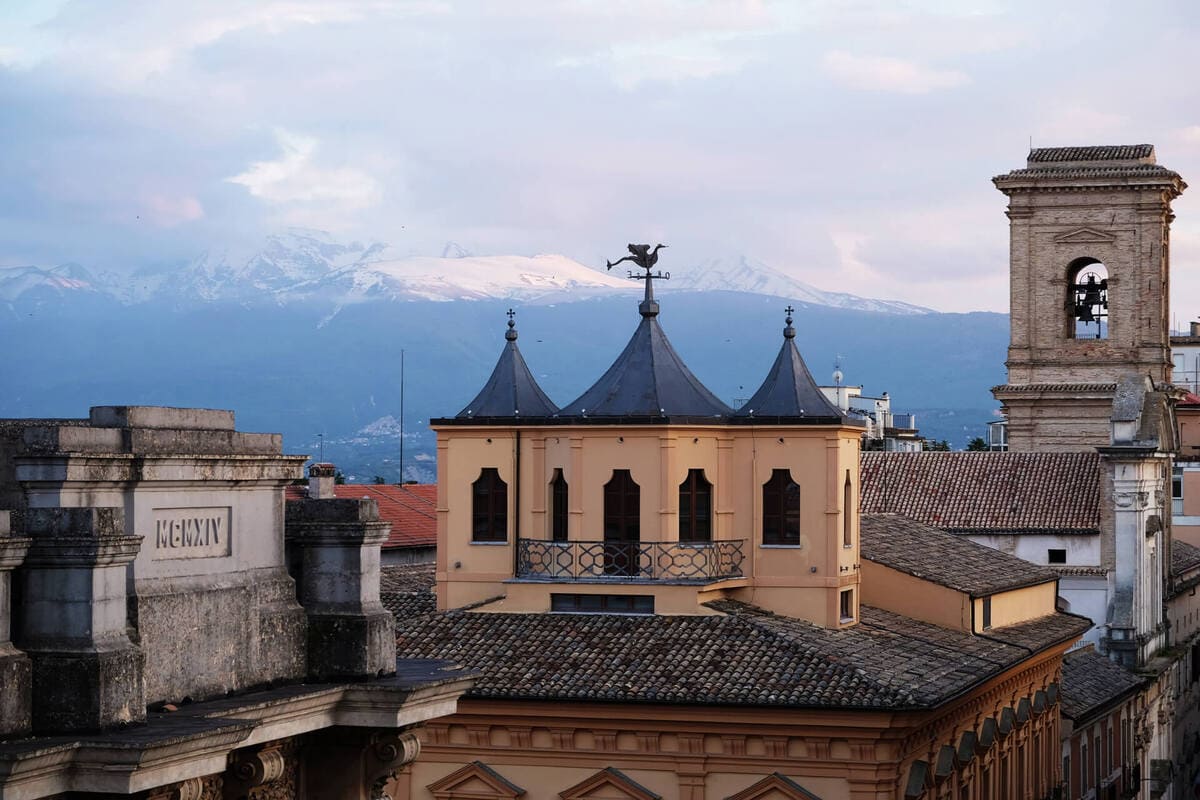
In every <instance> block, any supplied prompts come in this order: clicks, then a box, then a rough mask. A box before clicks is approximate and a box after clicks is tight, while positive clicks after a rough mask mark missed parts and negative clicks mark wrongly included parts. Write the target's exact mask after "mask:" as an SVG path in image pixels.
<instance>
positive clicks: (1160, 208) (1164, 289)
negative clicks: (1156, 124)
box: [992, 144, 1187, 451]
mask: <svg viewBox="0 0 1200 800" xmlns="http://www.w3.org/2000/svg"><path fill="white" fill-rule="evenodd" d="M992 180H993V182H994V183H995V184H996V188H997V189H999V190H1000V191H1002V192H1004V194H1005V195H1007V196H1008V200H1009V203H1008V218H1009V220H1010V240H1009V275H1010V281H1011V287H1010V295H1011V296H1010V310H1011V321H1010V326H1011V328H1010V330H1011V341H1010V343H1009V348H1008V361H1007V362H1006V363H1007V366H1008V383H1007V384H1005V385H1003V386H997V387H995V388H994V389H993V390H992V393H993V394H994V395H995V397H996V399H997V400H998V401H1000V403H1002V404H1003V406H1004V411H1005V414H1006V415H1007V417H1008V439H1009V447H1010V449H1012V450H1024V451H1031V450H1042V451H1053V450H1081V449H1091V448H1093V447H1101V446H1105V445H1108V444H1109V443H1110V441H1111V435H1112V429H1111V417H1112V413H1113V396H1114V393H1115V391H1116V385H1117V383H1118V382H1119V381H1120V380H1121V378H1122V377H1123V376H1127V375H1131V374H1136V375H1140V376H1147V377H1149V378H1150V379H1151V380H1152V381H1154V382H1155V383H1156V384H1157V383H1163V382H1167V381H1169V380H1170V378H1171V353H1170V328H1169V320H1168V311H1169V309H1168V302H1169V292H1168V286H1169V284H1168V280H1169V274H1170V251H1169V236H1170V227H1171V220H1172V219H1174V215H1173V214H1172V213H1171V201H1172V200H1174V199H1175V198H1176V197H1178V196H1179V195H1180V194H1181V193H1182V192H1183V190H1184V189H1185V188H1187V184H1185V183H1184V182H1183V180H1182V179H1181V178H1180V176H1179V175H1178V174H1177V173H1175V172H1173V171H1171V170H1169V169H1167V168H1165V167H1162V166H1160V165H1159V164H1158V163H1156V159H1155V156H1154V146H1153V145H1149V144H1139V145H1123V146H1115V147H1050V148H1038V149H1035V150H1031V151H1030V153H1029V160H1028V163H1027V165H1026V167H1025V168H1024V169H1016V170H1013V171H1011V172H1009V173H1007V174H1005V175H999V176H997V177H995V178H993V179H992Z"/></svg>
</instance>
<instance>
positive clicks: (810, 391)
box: [731, 306, 855, 424]
mask: <svg viewBox="0 0 1200 800" xmlns="http://www.w3.org/2000/svg"><path fill="white" fill-rule="evenodd" d="M793 311H795V309H793V308H792V307H791V306H788V307H787V317H786V318H785V324H786V327H785V328H784V329H783V346H782V347H780V348H779V355H777V356H776V357H775V363H774V364H772V365H771V370H770V371H769V372H768V373H767V377H766V380H764V381H763V382H762V386H760V387H759V388H758V391H757V392H755V393H754V396H753V397H751V398H750V401H749V402H748V403H746V405H744V406H742V407H741V408H739V409H738V410H737V412H736V413H734V415H733V417H732V418H731V419H732V420H733V421H735V422H751V421H755V420H761V421H764V422H765V421H781V422H792V423H802V424H803V423H807V424H833V423H841V424H845V423H847V422H850V420H848V419H847V418H846V416H845V414H843V413H842V411H841V409H839V408H838V407H837V406H836V405H834V404H833V403H831V402H830V401H829V398H827V397H826V396H825V394H824V393H823V392H822V391H821V389H820V388H819V387H818V386H817V382H816V381H814V380H813V377H812V374H811V373H809V371H808V367H807V366H805V364H804V359H803V358H801V357H800V351H799V350H797V349H796V329H795V328H793V327H792V312H793ZM851 424H855V423H851Z"/></svg>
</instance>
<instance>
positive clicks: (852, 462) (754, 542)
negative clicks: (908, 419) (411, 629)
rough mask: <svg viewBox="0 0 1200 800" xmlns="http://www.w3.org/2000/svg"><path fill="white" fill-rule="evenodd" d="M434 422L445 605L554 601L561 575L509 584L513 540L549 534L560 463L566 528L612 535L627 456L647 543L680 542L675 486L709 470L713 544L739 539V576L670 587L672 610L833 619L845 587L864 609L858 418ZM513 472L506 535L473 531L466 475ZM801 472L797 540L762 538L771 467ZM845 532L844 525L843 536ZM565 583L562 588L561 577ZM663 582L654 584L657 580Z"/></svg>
mask: <svg viewBox="0 0 1200 800" xmlns="http://www.w3.org/2000/svg"><path fill="white" fill-rule="evenodd" d="M435 430H437V432H438V487H439V495H438V509H437V513H438V561H437V594H438V608H439V609H447V608H461V607H463V606H466V605H471V604H477V603H482V602H485V601H491V602H490V603H488V604H486V605H484V606H483V607H482V608H481V610H484V611H487V610H492V611H506V612H511V611H528V612H541V611H549V610H550V606H549V602H550V600H549V596H550V590H551V588H552V587H553V584H547V583H545V582H537V583H532V584H525V585H521V584H506V581H511V580H512V579H513V577H514V574H515V570H516V564H517V559H518V552H517V548H518V545H517V544H516V541H517V540H518V538H519V539H522V540H538V541H548V540H549V539H550V538H551V534H550V502H551V492H550V481H551V480H552V479H553V477H554V473H555V470H556V469H557V470H561V471H562V475H563V478H564V479H565V480H566V482H567V485H568V487H569V491H568V519H569V524H568V540H569V541H572V542H599V541H602V539H603V523H602V519H603V513H604V512H603V490H604V485H605V483H607V482H608V481H609V480H610V478H611V477H612V476H613V471H614V470H618V469H628V470H629V471H630V473H631V474H632V477H633V480H634V481H635V482H636V483H637V484H638V486H639V487H640V490H641V505H640V509H641V511H640V516H641V519H640V522H641V526H640V527H641V542H643V543H654V542H659V543H678V542H679V507H678V504H679V485H680V483H681V482H682V481H683V480H684V479H685V478H687V476H688V471H689V470H693V469H699V470H703V471H704V476H705V478H706V479H707V480H708V481H709V483H711V484H712V487H713V489H712V490H713V508H712V516H713V529H712V541H713V543H720V542H741V552H742V554H743V557H744V561H743V562H742V565H741V566H742V575H743V576H744V577H739V578H735V579H732V580H725V581H717V582H712V583H709V584H707V585H706V586H704V589H703V591H700V592H697V591H696V589H695V588H694V587H693V588H690V589H688V591H687V592H680V591H676V592H675V595H676V596H675V597H668V596H667V595H669V594H670V592H671V588H670V587H663V589H664V590H665V592H666V594H664V595H663V596H664V602H665V603H666V606H663V607H660V610H666V608H668V607H669V608H670V613H693V614H698V613H710V612H708V611H707V610H705V609H703V608H701V607H700V604H701V603H704V602H707V601H709V600H713V599H717V598H718V597H721V596H725V597H729V598H732V599H738V600H743V601H745V602H748V603H753V604H754V605H758V606H761V607H763V608H767V609H769V610H772V611H775V612H777V613H780V614H786V615H788V616H793V617H798V618H801V619H806V620H809V621H811V622H814V623H816V624H818V625H822V626H824V627H842V626H845V625H848V624H853V619H854V617H856V616H857V613H856V612H855V613H854V614H853V615H852V616H851V617H850V618H848V619H847V620H846V621H843V619H842V617H841V609H840V600H841V598H840V592H841V591H843V590H850V591H852V593H853V595H852V596H853V608H854V609H857V605H858V597H857V587H858V584H859V573H860V561H859V548H858V544H859V543H858V537H857V514H858V446H859V439H860V437H861V434H862V430H861V428H858V427H854V426H837V425H832V426H829V425H827V426H795V425H793V426H776V427H772V426H749V425H721V426H716V425H713V426H693V425H624V426H622V425H603V426H601V425H572V426H567V425H563V426H553V427H549V426H547V427H536V426H527V427H526V426H522V427H521V428H515V427H492V426H487V427H484V426H473V425H443V426H436V427H435ZM485 467H492V468H495V469H496V470H497V471H498V472H499V475H500V477H501V479H502V480H503V481H504V482H505V484H506V491H507V493H508V508H510V509H514V510H515V513H510V514H509V515H508V531H507V534H508V535H507V537H506V541H504V542H499V543H492V542H487V543H481V542H473V541H472V540H471V539H472V537H471V509H472V497H471V487H472V484H473V482H474V481H475V480H476V479H477V478H479V476H480V471H481V469H482V468H485ZM777 469H785V470H788V472H789V474H790V476H791V478H792V480H794V481H795V482H796V483H797V484H799V485H800V487H801V488H800V495H801V496H800V530H801V538H800V542H799V544H798V545H764V544H763V543H762V523H761V518H762V508H761V497H762V490H761V487H762V485H763V484H764V483H766V482H767V481H768V480H769V479H770V478H771V475H772V471H773V470H777ZM847 533H849V535H847ZM574 586H575V587H576V588H573V589H572V591H578V592H581V593H587V592H589V591H603V593H605V594H620V593H629V594H645V593H646V587H645V585H642V584H637V585H633V586H621V585H614V584H612V583H605V584H602V587H601V589H596V588H595V585H594V584H592V585H590V588H589V584H587V583H575V584H574ZM560 588H561V587H560ZM659 591H660V590H659V589H658V588H657V587H656V589H655V594H656V596H657V595H658V593H659Z"/></svg>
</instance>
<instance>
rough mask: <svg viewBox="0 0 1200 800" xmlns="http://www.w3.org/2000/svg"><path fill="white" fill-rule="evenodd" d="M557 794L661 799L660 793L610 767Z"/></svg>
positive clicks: (577, 799)
mask: <svg viewBox="0 0 1200 800" xmlns="http://www.w3.org/2000/svg"><path fill="white" fill-rule="evenodd" d="M558 796H559V797H561V798H562V800H584V798H588V799H589V800H662V798H661V795H657V794H655V793H654V792H652V791H650V790H649V789H647V788H646V787H645V786H642V785H641V784H640V783H638V782H637V781H635V780H633V779H632V778H630V777H629V776H628V775H626V774H625V773H623V772H621V770H619V769H613V768H612V767H605V768H604V769H602V770H600V771H599V772H597V773H596V774H595V775H592V776H591V777H590V778H587V779H585V780H583V781H580V782H579V783H577V784H575V785H574V786H572V787H571V788H569V789H564V790H563V791H561V792H559V793H558Z"/></svg>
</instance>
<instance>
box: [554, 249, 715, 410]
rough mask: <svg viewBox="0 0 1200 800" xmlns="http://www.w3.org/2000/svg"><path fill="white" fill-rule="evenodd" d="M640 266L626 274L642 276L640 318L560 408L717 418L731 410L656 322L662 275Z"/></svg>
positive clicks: (640, 278)
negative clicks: (604, 364) (621, 345)
mask: <svg viewBox="0 0 1200 800" xmlns="http://www.w3.org/2000/svg"><path fill="white" fill-rule="evenodd" d="M642 247H645V248H647V249H648V248H649V245H637V246H634V245H630V250H631V251H634V250H638V249H639V248H642ZM659 247H665V245H659ZM657 249H658V248H657V247H656V248H655V250H657ZM651 256H653V254H651ZM626 258H629V257H628V256H627V257H626ZM622 260H624V259H622ZM616 263H619V262H616ZM648 263H650V262H648ZM639 264H640V262H639ZM609 266H610V268H611V267H612V266H614V264H610V265H609ZM643 266H645V269H646V274H645V275H644V276H643V275H637V276H634V275H630V277H631V278H636V279H637V280H645V281H646V292H645V296H644V297H643V299H642V301H641V302H640V303H639V304H638V313H639V314H641V317H642V321H641V323H640V324H639V325H638V327H637V330H635V331H634V332H633V337H632V338H631V339H630V340H629V343H628V344H627V345H625V349H624V350H622V351H621V354H620V355H619V356H617V360H616V361H614V362H613V363H612V366H610V367H609V368H608V371H607V372H605V373H604V374H603V375H602V376H600V380H598V381H596V383H595V384H593V385H592V387H591V388H590V389H588V390H587V391H586V392H584V393H583V394H582V395H580V396H579V398H577V399H576V400H575V401H574V402H571V403H568V404H567V405H566V406H564V407H563V413H564V414H569V415H570V416H573V417H586V418H589V419H592V418H595V417H611V418H631V417H640V418H654V419H666V420H668V421H669V420H671V418H675V419H704V420H714V419H721V420H723V419H724V418H725V417H727V416H728V415H729V414H730V413H732V411H733V409H731V408H730V407H729V406H727V405H725V404H724V403H722V402H721V401H720V400H718V399H717V397H716V395H714V394H713V393H712V392H710V391H709V390H708V388H707V387H705V385H704V384H703V383H701V382H700V379H699V378H697V377H696V376H695V375H693V374H692V371H691V370H690V369H688V368H687V365H686V364H684V363H683V359H682V358H680V357H679V354H678V353H676V352H675V348H674V347H672V346H671V342H670V341H668V339H667V334H666V333H664V332H663V329H662V326H661V325H659V324H658V312H659V303H658V301H657V300H655V299H654V289H653V281H654V280H656V279H659V278H663V279H665V278H666V277H668V276H667V275H654V274H651V272H650V266H646V265H643Z"/></svg>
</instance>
